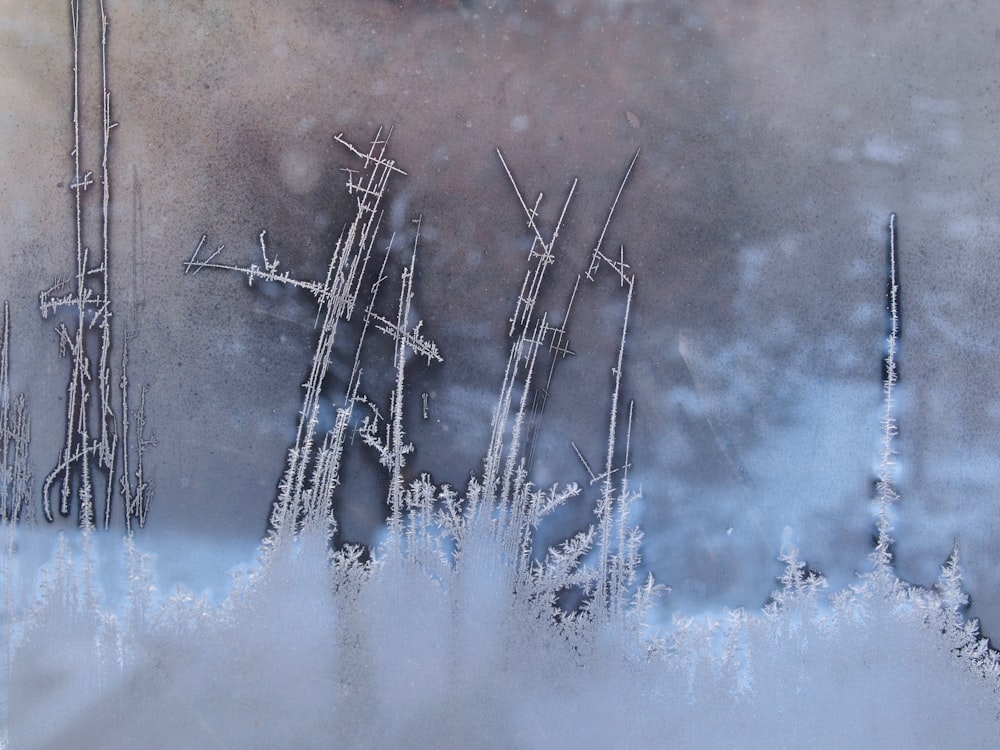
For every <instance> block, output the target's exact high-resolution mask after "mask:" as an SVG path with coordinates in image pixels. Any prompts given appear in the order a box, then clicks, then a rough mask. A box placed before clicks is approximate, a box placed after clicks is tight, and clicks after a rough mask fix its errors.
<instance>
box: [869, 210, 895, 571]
mask: <svg viewBox="0 0 1000 750" xmlns="http://www.w3.org/2000/svg"><path fill="white" fill-rule="evenodd" d="M896 251H897V246H896V214H892V215H891V216H890V217H889V285H888V289H887V297H888V307H889V331H888V335H887V336H886V356H885V381H884V383H883V388H882V390H883V412H882V440H881V448H880V451H879V473H878V482H877V485H876V493H877V496H878V497H877V499H878V506H879V507H878V521H877V529H878V538H877V541H876V544H875V550H874V552H873V553H872V558H873V562H874V564H875V568H876V570H885V569H887V568H888V567H889V566H890V565H891V564H892V551H891V548H892V542H893V540H892V537H891V536H890V532H891V531H892V524H891V522H890V520H889V506H890V505H891V504H892V503H894V502H896V500H898V498H899V495H898V494H897V492H896V490H895V489H894V488H893V486H892V477H893V470H894V468H895V465H896V462H895V459H894V456H895V454H896V451H895V449H894V447H893V440H894V438H895V436H896V434H897V429H896V419H895V415H894V412H895V400H894V387H895V385H896V380H897V373H896V348H897V345H898V341H899V282H898V279H897V275H896V274H897V269H896Z"/></svg>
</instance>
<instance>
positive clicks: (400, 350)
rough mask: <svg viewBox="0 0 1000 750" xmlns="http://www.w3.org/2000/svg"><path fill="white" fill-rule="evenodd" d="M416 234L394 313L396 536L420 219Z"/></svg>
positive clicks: (392, 525)
mask: <svg viewBox="0 0 1000 750" xmlns="http://www.w3.org/2000/svg"><path fill="white" fill-rule="evenodd" d="M416 224H417V231H416V236H415V237H414V239H413V253H412V255H411V256H410V267H409V268H406V269H404V270H403V284H402V288H401V289H400V291H399V308H398V311H397V313H396V332H397V335H396V341H395V344H396V346H395V360H396V389H395V391H394V393H393V396H392V403H391V405H390V419H391V429H392V439H391V444H390V445H391V447H390V455H391V457H392V466H391V467H390V471H391V477H390V480H389V481H390V486H389V507H390V512H391V515H390V517H389V529H390V532H391V533H393V534H395V535H396V538H397V539H399V532H400V528H401V527H400V524H401V523H402V512H403V490H404V487H403V467H404V466H405V464H406V458H405V456H406V447H405V445H404V443H403V436H404V433H403V394H404V387H405V375H406V347H407V338H406V332H407V328H408V327H409V320H410V305H411V303H412V301H413V273H414V269H415V268H416V263H417V243H418V242H419V241H420V220H419V219H418V220H417V222H416Z"/></svg>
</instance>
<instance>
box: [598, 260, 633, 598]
mask: <svg viewBox="0 0 1000 750" xmlns="http://www.w3.org/2000/svg"><path fill="white" fill-rule="evenodd" d="M623 280H624V281H625V282H626V284H627V289H628V291H627V293H626V296H625V315H624V318H623V320H622V335H621V339H620V340H619V343H618V361H617V364H616V365H615V368H614V370H612V372H613V374H614V387H613V390H612V393H611V415H610V417H609V419H608V449H607V454H606V457H605V462H604V481H603V482H602V486H601V497H600V500H599V501H598V503H597V511H596V512H597V519H598V532H597V533H598V539H599V541H598V544H599V552H598V554H599V556H600V557H599V559H600V564H599V568H598V575H599V576H600V580H599V583H598V588H597V600H596V602H595V604H596V605H597V606H596V611H597V612H599V613H601V615H602V616H603V614H604V613H605V612H606V610H607V606H608V595H609V591H608V588H609V585H610V581H609V580H608V572H609V571H608V560H609V557H610V552H611V550H610V547H611V526H612V509H613V507H614V485H613V482H612V479H611V475H612V472H613V471H614V460H615V447H616V441H617V428H618V403H619V400H620V399H621V387H622V365H623V364H624V361H625V337H626V334H627V333H628V319H629V313H630V311H631V309H632V290H633V287H634V284H633V282H632V279H631V278H625V277H623Z"/></svg>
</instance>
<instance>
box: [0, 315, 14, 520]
mask: <svg viewBox="0 0 1000 750" xmlns="http://www.w3.org/2000/svg"><path fill="white" fill-rule="evenodd" d="M11 437H12V435H11V431H10V306H9V304H8V302H7V301H6V300H4V303H3V331H2V332H0V521H7V520H10V521H14V520H15V518H14V515H13V513H11V510H10V507H9V506H10V505H11V504H12V503H13V500H12V498H11V497H10V491H11V486H10V485H11V467H10V466H9V465H8V463H7V457H8V450H9V448H10V440H11Z"/></svg>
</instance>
